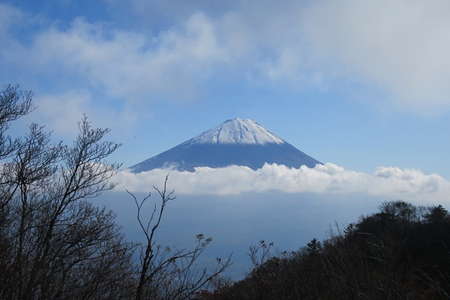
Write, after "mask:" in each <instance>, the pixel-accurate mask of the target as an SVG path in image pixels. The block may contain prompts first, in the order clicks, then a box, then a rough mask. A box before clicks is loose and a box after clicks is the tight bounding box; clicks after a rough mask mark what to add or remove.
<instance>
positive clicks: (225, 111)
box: [0, 0, 450, 178]
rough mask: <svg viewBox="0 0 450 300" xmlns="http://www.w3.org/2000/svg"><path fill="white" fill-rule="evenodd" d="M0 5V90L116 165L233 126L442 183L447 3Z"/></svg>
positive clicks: (446, 137) (329, 156) (449, 144)
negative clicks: (105, 140)
mask: <svg viewBox="0 0 450 300" xmlns="http://www.w3.org/2000/svg"><path fill="white" fill-rule="evenodd" d="M124 2H125V1H120V0H99V1H75V0H61V1H56V0H55V1H50V0H43V1H31V0H28V1H6V0H3V1H0V44H1V45H2V46H1V48H0V65H1V68H0V84H1V85H2V86H4V85H6V84H8V83H13V84H16V83H17V84H20V86H21V87H23V88H24V89H31V90H33V92H34V100H35V105H36V106H37V109H36V110H35V111H34V112H33V114H32V115H30V116H29V118H27V120H26V122H30V121H35V122H39V123H45V124H47V126H48V127H49V129H52V130H53V131H54V134H55V136H57V137H61V138H64V139H69V138H70V137H72V136H73V134H74V133H75V131H76V122H77V120H79V119H80V118H81V115H82V114H83V113H86V114H87V115H88V116H89V117H90V119H91V120H92V121H93V122H94V124H96V125H98V126H102V127H109V128H111V129H112V134H111V138H112V139H113V140H115V141H117V142H120V143H123V147H122V148H121V149H120V151H119V152H118V153H117V154H116V155H115V157H114V158H115V159H117V160H119V161H122V162H123V163H124V164H125V165H132V164H134V163H136V162H139V161H142V160H143V159H146V158H148V157H150V156H152V155H154V154H157V153H159V152H161V151H163V150H166V149H168V148H170V147H172V146H175V145H176V144H178V143H181V142H183V141H184V140H186V139H188V138H191V137H192V136H194V135H197V134H199V133H200V132H202V131H204V130H206V129H209V128H211V127H213V126H216V125H218V124H219V123H221V122H222V121H224V120H226V119H230V118H233V117H242V118H252V119H254V120H256V121H257V122H259V123H261V124H262V125H263V126H265V127H266V128H268V129H270V130H271V131H273V132H275V133H276V134H278V135H279V136H281V137H282V138H284V139H285V140H287V141H288V142H290V143H292V144H293V145H295V146H297V147H298V148H299V149H301V150H302V151H304V152H306V153H308V154H310V155H311V156H313V157H315V158H317V159H318V160H320V161H324V162H333V163H335V164H338V165H340V166H344V167H345V168H348V169H352V170H357V171H362V172H372V171H373V170H374V169H375V168H376V167H379V166H396V167H400V168H415V169H420V170H422V171H423V172H425V173H438V174H440V175H442V176H444V177H446V178H450V160H449V159H447V155H448V153H449V152H450V131H449V122H450V84H448V83H449V82H450V57H449V56H448V53H450V36H449V35H448V32H449V30H450V3H449V2H448V1H440V0H433V1H426V2H423V1H406V0H399V1H395V3H394V2H393V1H388V0H380V1H373V2H365V1H364V2H363V1H357V0H344V1H340V2H339V5H337V2H335V1H331V0H322V1H293V0H287V1H284V2H283V4H282V5H281V4H280V2H278V1H269V0H262V1H244V0H242V1H239V0H237V1H206V0H194V1H182V0H173V1H157V0H148V1H144V0H130V1H127V2H126V3H124Z"/></svg>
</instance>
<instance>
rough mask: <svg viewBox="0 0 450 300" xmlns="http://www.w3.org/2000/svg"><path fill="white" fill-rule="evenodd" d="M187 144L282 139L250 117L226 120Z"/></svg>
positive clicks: (249, 142)
mask: <svg viewBox="0 0 450 300" xmlns="http://www.w3.org/2000/svg"><path fill="white" fill-rule="evenodd" d="M185 143H187V144H260V145H264V144H268V143H274V144H283V143H284V141H283V140H282V139H280V138H279V137H277V136H276V135H274V134H273V133H271V132H270V131H268V130H267V129H265V128H264V127H262V126H261V125H259V124H258V123H256V122H255V121H253V120H250V119H240V118H236V119H231V120H227V121H225V122H224V123H222V124H221V125H219V126H217V127H216V128H213V129H210V130H207V131H205V132H203V133H202V134H200V135H199V136H197V137H195V138H193V139H190V140H189V141H187V142H185Z"/></svg>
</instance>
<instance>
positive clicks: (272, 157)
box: [130, 118, 321, 173]
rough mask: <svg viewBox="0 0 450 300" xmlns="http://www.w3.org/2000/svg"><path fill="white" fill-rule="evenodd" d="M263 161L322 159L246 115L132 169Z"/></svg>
mask: <svg viewBox="0 0 450 300" xmlns="http://www.w3.org/2000/svg"><path fill="white" fill-rule="evenodd" d="M265 163H269V164H272V163H276V164H279V165H285V166H288V167H292V168H298V167H300V166H302V165H306V166H308V167H311V168H312V167H314V166H315V165H316V164H321V162H319V161H317V160H316V159H314V158H312V157H310V156H308V155H307V154H305V153H303V152H302V151H300V150H298V149H297V148H295V147H294V146H292V145H291V144H289V143H287V142H285V141H284V140H283V139H281V138H279V137H277V136H276V135H275V134H273V133H271V132H270V131H269V130H267V129H265V128H264V127H262V126H261V125H260V124H258V123H256V122H255V121H253V120H249V119H239V118H236V119H232V120H227V121H225V122H224V123H222V124H221V125H219V126H218V127H216V128H213V129H210V130H207V131H205V132H203V133H202V134H200V135H199V136H197V137H194V138H192V139H190V140H187V141H186V142H184V143H182V144H179V145H178V146H175V147H173V148H171V149H169V150H167V151H165V152H162V153H160V154H158V155H156V156H153V157H151V158H149V159H147V160H144V161H142V162H140V163H138V164H136V165H134V166H132V167H130V169H131V171H133V172H135V173H139V172H145V171H149V170H152V169H158V168H174V169H177V170H180V171H194V169H195V168H196V167H211V168H221V167H226V166H230V165H238V166H247V167H249V168H251V169H254V170H256V169H259V168H261V167H262V166H263V165H264V164H265Z"/></svg>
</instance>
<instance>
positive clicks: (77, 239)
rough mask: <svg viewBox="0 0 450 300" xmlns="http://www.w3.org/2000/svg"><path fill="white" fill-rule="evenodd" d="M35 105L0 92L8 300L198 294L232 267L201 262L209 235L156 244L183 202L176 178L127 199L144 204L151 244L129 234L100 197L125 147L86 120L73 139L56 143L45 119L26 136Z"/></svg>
mask: <svg viewBox="0 0 450 300" xmlns="http://www.w3.org/2000/svg"><path fill="white" fill-rule="evenodd" d="M61 105H63V104H61ZM32 109H33V106H32V95H31V93H30V92H26V91H21V90H20V89H18V87H15V86H8V87H6V88H5V89H3V90H2V91H0V299H8V300H14V299H18V300H19V299H20V300H31V299H156V300H160V299H161V300H162V299H166V300H176V299H191V298H192V297H193V295H195V294H196V293H197V292H198V291H199V290H200V289H204V288H207V287H208V284H210V283H211V282H212V280H213V279H215V278H216V277H217V276H218V275H219V274H221V273H222V272H223V271H224V270H225V268H226V267H227V266H228V265H229V264H230V260H229V259H222V260H221V259H218V260H217V264H216V265H215V266H213V267H212V268H209V269H206V268H197V264H198V258H199V256H200V255H201V254H202V253H203V251H204V250H205V248H206V247H207V246H208V245H209V244H210V242H211V239H210V238H206V237H204V236H203V235H201V234H199V235H197V236H196V240H195V244H194V246H193V247H192V249H181V250H179V249H169V248H165V247H161V246H159V245H158V244H156V238H155V236H156V233H157V231H158V229H159V226H160V223H161V220H162V217H163V215H164V210H165V208H166V205H167V203H168V202H169V201H171V200H173V199H174V197H173V193H172V192H170V191H169V190H168V189H167V179H166V181H165V182H164V185H163V187H161V188H158V187H153V190H152V194H149V195H148V196H147V197H145V198H144V199H142V200H139V199H136V197H135V196H134V195H133V194H131V193H130V196H131V197H130V199H124V200H126V201H130V209H131V210H132V209H136V210H137V222H136V224H137V225H136V226H137V227H136V229H137V230H140V231H141V232H142V234H143V236H144V241H145V242H144V243H142V244H133V243H130V242H128V241H126V240H125V239H124V237H123V236H122V234H121V232H120V228H119V227H118V225H117V224H116V222H115V218H114V215H113V214H112V212H110V211H108V210H107V209H105V208H101V207H99V206H96V205H93V204H92V201H91V200H92V198H95V197H97V196H98V195H100V194H101V193H102V192H104V191H107V190H110V189H112V188H113V186H112V185H111V183H110V180H109V179H110V178H111V177H112V176H113V175H114V174H115V172H116V171H117V170H118V168H119V167H120V166H119V165H118V164H115V163H110V162H109V161H108V157H109V156H110V155H111V154H112V153H113V152H114V151H116V149H117V148H118V147H119V145H118V144H115V143H112V142H108V141H104V138H105V136H106V134H107V133H108V130H106V129H97V128H93V127H92V126H91V124H90V122H88V120H87V118H84V119H82V120H81V122H80V123H79V134H78V136H77V138H76V139H75V140H74V142H73V143H72V144H71V145H65V144H63V143H54V142H53V141H52V139H51V136H50V134H49V133H48V132H46V130H45V128H44V127H43V126H39V125H37V124H32V125H30V127H29V130H28V133H26V134H25V135H24V136H19V137H12V136H10V135H8V129H9V127H10V126H11V124H12V123H13V122H14V121H15V120H17V119H19V118H20V117H22V116H24V115H26V114H28V113H29V112H30V111H31V110H32ZM132 200H134V202H135V204H136V207H133V206H132V205H133V204H132V203H133V201H132ZM149 200H153V202H154V203H152V205H149V206H147V207H145V206H144V205H145V203H146V202H148V201H149ZM144 211H147V213H145V212H144ZM146 216H147V217H146Z"/></svg>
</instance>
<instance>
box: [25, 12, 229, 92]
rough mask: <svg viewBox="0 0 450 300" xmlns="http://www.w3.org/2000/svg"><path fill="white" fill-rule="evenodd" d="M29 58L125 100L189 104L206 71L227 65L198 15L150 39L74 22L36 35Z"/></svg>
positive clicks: (203, 18)
mask: <svg viewBox="0 0 450 300" xmlns="http://www.w3.org/2000/svg"><path fill="white" fill-rule="evenodd" d="M30 53H32V55H33V56H34V57H35V61H38V62H39V63H40V64H44V65H47V66H50V65H52V64H55V63H57V64H58V65H61V66H63V67H64V68H65V70H66V71H67V72H69V73H74V74H78V75H80V76H81V77H82V78H85V79H88V81H89V82H90V84H91V85H92V86H94V87H101V88H103V89H104V91H105V92H106V93H109V94H110V95H113V96H116V97H120V98H123V99H127V100H136V99H138V98H144V97H145V98H146V99H149V98H150V100H151V98H152V97H155V96H158V95H161V94H164V95H169V96H172V97H175V96H176V97H177V98H185V97H187V98H189V97H190V96H193V95H194V94H195V92H196V88H197V87H198V85H199V84H200V83H201V80H202V79H204V78H207V77H208V73H209V71H210V69H211V67H212V66H213V65H214V64H219V63H224V62H226V60H227V56H226V53H223V51H222V50H221V48H220V47H219V46H218V44H217V40H216V36H215V33H214V28H213V27H212V26H211V24H210V21H209V20H208V18H207V17H206V16H204V15H203V14H200V13H199V14H195V15H192V16H191V17H190V18H189V19H188V20H187V21H186V23H185V24H183V26H182V27H181V29H180V30H169V31H165V32H161V33H160V34H159V35H156V36H147V35H144V34H142V33H136V32H130V31H121V30H115V29H111V28H109V27H107V26H106V25H102V24H91V23H88V22H86V21H84V20H83V19H76V20H75V21H74V22H73V24H72V25H71V26H70V28H69V29H68V30H67V31H61V30H58V29H56V28H51V29H49V30H47V31H45V32H42V33H40V34H38V35H36V36H35V40H34V43H33V45H32V49H31V51H30ZM193 75H195V76H193Z"/></svg>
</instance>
